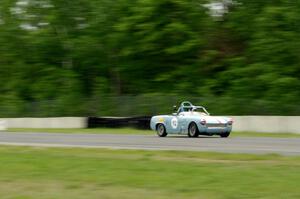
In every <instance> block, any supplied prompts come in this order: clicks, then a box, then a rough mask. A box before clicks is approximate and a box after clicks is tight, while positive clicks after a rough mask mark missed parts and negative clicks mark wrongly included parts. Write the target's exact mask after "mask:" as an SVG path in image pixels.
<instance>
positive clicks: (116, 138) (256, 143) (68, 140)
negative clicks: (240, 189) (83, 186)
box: [0, 132, 300, 155]
mask: <svg viewBox="0 0 300 199" xmlns="http://www.w3.org/2000/svg"><path fill="white" fill-rule="evenodd" d="M0 144H3V145H21V146H46V147H87V148H88V147H90V148H115V149H144V150H186V151H215V152H226V153H255V154H266V153H278V154H282V155H300V138H258V137H257V138H255V137H243V138H236V137H234V138H230V137H229V138H219V137H199V138H187V137H186V136H168V137H165V138H159V137H157V136H156V135H154V133H153V135H108V134H62V133H21V132H20V133H4V132H2V133H0Z"/></svg>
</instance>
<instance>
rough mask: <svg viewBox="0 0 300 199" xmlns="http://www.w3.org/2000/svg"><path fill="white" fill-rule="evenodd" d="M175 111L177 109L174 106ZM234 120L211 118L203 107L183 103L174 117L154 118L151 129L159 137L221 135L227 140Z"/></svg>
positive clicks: (159, 116)
mask: <svg viewBox="0 0 300 199" xmlns="http://www.w3.org/2000/svg"><path fill="white" fill-rule="evenodd" d="M174 109H175V111H176V110H177V107H176V106H174ZM232 124H233V120H232V118H229V117H221V116H210V114H209V113H208V112H207V110H206V109H205V108H204V107H203V106H194V105H193V104H192V103H191V102H188V101H185V102H182V103H181V105H180V107H179V108H178V110H177V112H175V113H173V114H172V115H157V116H153V117H152V118H151V121H150V127H151V129H152V130H155V131H156V132H157V135H158V136H159V137H166V136H167V135H168V134H187V135H188V136H189V137H198V136H199V135H209V136H212V135H219V136H221V137H222V138H226V137H228V136H229V135H230V132H231V130H232Z"/></svg>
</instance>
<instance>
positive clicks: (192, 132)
mask: <svg viewBox="0 0 300 199" xmlns="http://www.w3.org/2000/svg"><path fill="white" fill-rule="evenodd" d="M188 136H189V137H198V136H199V132H198V127H197V125H196V124H195V123H194V122H192V123H191V124H190V125H189V129H188Z"/></svg>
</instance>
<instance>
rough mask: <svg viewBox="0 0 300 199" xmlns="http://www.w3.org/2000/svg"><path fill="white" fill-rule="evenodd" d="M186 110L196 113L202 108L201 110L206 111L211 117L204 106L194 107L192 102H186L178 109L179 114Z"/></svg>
mask: <svg viewBox="0 0 300 199" xmlns="http://www.w3.org/2000/svg"><path fill="white" fill-rule="evenodd" d="M184 108H188V109H191V111H194V110H196V109H199V108H201V109H203V110H204V112H205V113H206V114H207V115H209V112H208V111H207V110H206V109H205V108H204V107H203V106H194V105H193V104H192V103H191V102H189V101H184V102H182V103H181V104H180V107H179V109H178V111H177V112H179V111H180V110H184Z"/></svg>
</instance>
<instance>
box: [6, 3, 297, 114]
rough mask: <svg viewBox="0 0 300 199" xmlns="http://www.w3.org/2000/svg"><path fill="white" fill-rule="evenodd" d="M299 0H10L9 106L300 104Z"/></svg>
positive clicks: (269, 110)
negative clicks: (186, 102)
mask: <svg viewBox="0 0 300 199" xmlns="http://www.w3.org/2000/svg"><path fill="white" fill-rule="evenodd" d="M299 33H300V2H299V1H292V0H265V1H261V0H251V1H249V0H247V1H246V0H237V1H231V0H223V1H222V0H215V1H209V0H190V1H186V0H159V1H158V0H114V1H111V0H76V1H67V0H1V3H0V82H1V86H0V117H26V116H34V117H50V116H107V115H110V116H129V115H152V114H157V113H170V112H172V105H173V104H178V103H179V102H180V101H183V100H189V101H191V102H192V103H194V104H199V105H200V104H201V105H204V106H206V107H207V108H208V111H209V112H211V113H212V114H222V115H299V114H300V103H299V100H300V37H299V35H300V34H299Z"/></svg>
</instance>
